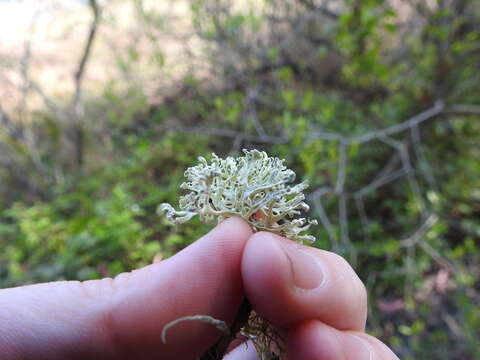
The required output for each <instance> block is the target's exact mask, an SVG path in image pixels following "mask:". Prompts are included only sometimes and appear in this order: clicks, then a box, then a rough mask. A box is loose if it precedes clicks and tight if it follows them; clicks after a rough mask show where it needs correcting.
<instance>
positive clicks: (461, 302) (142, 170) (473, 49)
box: [0, 0, 480, 359]
mask: <svg viewBox="0 0 480 360" xmlns="http://www.w3.org/2000/svg"><path fill="white" fill-rule="evenodd" d="M134 3H135V9H136V13H135V14H136V16H138V19H139V20H138V21H141V22H142V23H144V24H145V25H146V26H147V27H148V28H149V29H150V30H149V35H148V36H147V38H148V44H151V45H152V46H153V47H154V49H155V51H153V53H152V54H150V55H149V56H150V58H146V54H144V53H143V50H142V49H143V48H142V46H140V45H139V44H137V43H136V42H133V43H132V44H130V46H129V48H128V51H126V52H125V53H116V54H115V59H116V61H117V63H118V64H117V65H118V68H119V69H118V70H119V73H121V74H123V75H125V77H126V78H128V79H131V78H134V76H132V74H135V72H138V71H139V69H140V68H141V67H142V64H144V63H148V64H156V66H158V72H159V73H162V74H165V73H167V72H168V71H169V70H168V61H167V60H168V52H167V49H166V48H162V47H161V45H159V44H162V43H163V42H161V41H158V39H159V36H160V34H161V33H162V31H164V30H165V29H166V27H167V26H166V23H165V19H166V18H165V17H162V16H160V15H159V14H158V13H156V12H155V11H153V10H151V9H147V7H146V6H144V4H143V2H142V1H139V0H135V1H134ZM327 3H328V2H321V1H300V0H288V1H284V0H268V1H259V2H255V3H254V2H246V3H245V6H241V7H239V6H235V4H234V2H230V1H225V0H221V1H217V0H196V1H193V2H192V3H191V13H192V24H193V27H194V30H195V33H196V34H195V39H196V40H198V39H201V42H200V43H199V44H198V47H199V48H198V49H195V52H194V53H195V54H198V55H196V56H197V59H196V60H197V62H195V63H192V64H189V65H190V67H191V68H192V69H195V70H196V66H197V64H198V63H202V65H205V66H206V68H207V69H208V71H207V72H206V73H208V74H209V76H210V78H209V77H207V79H206V77H205V72H203V68H202V69H201V70H200V71H199V72H198V73H197V72H195V71H192V72H191V73H187V74H185V76H184V78H183V81H182V82H181V84H179V85H178V88H179V89H176V90H178V91H175V92H174V93H172V94H168V96H166V97H165V100H164V101H161V102H160V103H155V104H151V103H150V100H149V99H150V97H149V96H147V95H146V92H145V89H142V88H141V87H139V86H138V85H137V84H136V83H134V82H132V83H130V82H129V83H128V84H125V83H124V82H122V81H121V80H120V79H112V80H111V81H110V82H109V83H108V84H107V85H106V86H105V88H104V89H103V93H102V96H101V98H92V99H89V103H88V106H87V109H88V111H87V114H86V119H85V128H84V134H85V138H86V141H87V144H88V146H87V147H86V149H85V158H86V163H85V166H84V168H83V169H81V171H77V170H78V169H74V167H73V166H72V161H71V158H72V156H71V155H70V154H69V152H68V146H67V145H65V144H66V143H67V144H68V140H69V136H70V135H69V134H70V133H69V129H68V128H65V126H64V124H63V122H62V121H63V120H62V119H58V118H56V115H55V114H52V113H49V112H43V113H35V114H33V115H32V116H33V117H35V118H36V119H38V121H36V122H34V123H35V124H36V125H35V126H33V127H32V129H31V131H32V133H33V134H36V135H37V142H38V144H39V145H38V149H37V150H38V151H35V152H32V151H31V149H30V148H29V147H28V146H27V145H26V143H25V141H23V140H22V139H19V138H15V137H12V136H10V137H4V136H3V135H2V137H1V139H0V141H1V142H2V143H1V144H0V145H3V144H5V145H6V147H7V148H8V149H10V151H11V153H12V154H14V159H15V164H14V165H13V166H8V167H5V168H0V184H1V185H0V194H1V197H0V246H1V248H2V249H4V251H3V252H2V254H0V281H1V284H2V286H13V285H19V284H23V283H29V282H37V281H49V280H56V279H90V278H96V277H100V276H106V275H109V276H113V275H116V274H117V273H118V272H121V271H128V270H131V269H133V268H135V267H138V266H142V265H144V264H147V263H149V262H151V261H152V258H153V257H154V256H155V255H156V254H159V253H160V254H161V255H162V256H164V257H167V256H170V255H172V254H173V253H175V252H176V251H177V250H179V249H181V248H182V247H184V246H185V245H187V244H189V243H190V242H192V241H194V240H195V239H197V238H198V237H200V236H201V235H203V234H204V233H205V232H206V231H207V230H208V227H206V226H205V225H202V224H200V223H199V221H196V220H194V221H192V222H191V223H189V225H188V226H187V225H185V226H181V227H178V229H177V228H174V227H172V226H170V225H169V224H168V223H167V222H166V221H165V220H164V219H162V218H161V217H158V216H157V214H156V207H157V205H158V204H160V203H162V202H170V203H176V202H177V199H178V197H179V195H181V194H179V192H178V187H179V185H180V183H181V182H183V172H184V170H185V169H186V168H187V167H189V166H192V165H193V164H195V163H196V161H197V160H196V158H197V157H198V156H205V154H208V153H210V152H212V151H213V152H216V153H218V154H219V155H221V156H224V155H238V150H239V149H240V148H241V147H245V148H249V149H251V148H258V149H261V150H266V151H268V153H269V154H271V155H272V156H277V157H279V158H285V159H286V160H287V162H286V165H287V166H288V167H289V168H291V169H293V170H294V171H295V172H296V173H297V174H299V175H300V179H297V180H299V181H301V180H308V182H309V183H310V189H312V191H313V190H315V189H321V188H332V189H335V187H336V186H337V179H338V175H339V172H340V171H341V169H340V167H339V163H340V161H341V157H342V152H341V151H342V150H341V146H342V144H341V142H340V140H339V139H340V137H344V138H351V137H353V136H356V135H361V134H365V133H367V132H371V131H375V130H378V129H382V128H386V127H389V126H392V125H395V124H399V123H400V122H402V121H405V120H406V119H408V118H409V117H410V116H412V115H415V114H417V113H419V112H420V111H423V110H425V109H427V108H430V107H431V106H432V105H433V104H434V102H435V100H437V99H441V100H442V101H443V102H444V103H445V104H446V106H447V107H448V108H451V107H453V106H455V105H456V104H466V105H475V104H477V105H478V104H480V78H479V75H478V74H479V62H478V49H479V48H480V13H479V9H478V4H476V2H475V1H474V0H451V1H436V2H435V1H434V2H424V1H416V0H413V1H410V2H408V3H409V4H412V6H411V7H408V5H407V2H404V3H405V4H404V5H405V7H406V8H399V7H398V6H397V5H398V2H396V1H380V0H363V1H360V0H343V1H341V2H339V6H338V7H335V8H336V10H335V11H333V10H330V9H329V8H328V6H327V5H328V4H327ZM427 3H428V4H427ZM402 4H403V2H402ZM322 6H325V8H322ZM407 7H408V9H407ZM332 8H333V7H332ZM325 9H326V10H328V11H326V10H325ZM402 9H403V10H402ZM329 11H330V12H331V13H329ZM0 61H1V60H0ZM171 71H174V70H171ZM475 109H476V111H458V112H448V111H447V112H445V113H443V114H442V115H441V116H437V117H435V118H433V119H431V120H429V121H427V122H425V123H423V124H422V126H421V127H420V128H419V135H420V140H421V142H420V145H421V146H420V147H415V146H414V145H415V144H414V142H415V141H417V140H415V139H414V136H413V133H412V132H410V129H409V130H406V131H404V132H401V133H398V134H396V135H394V136H392V137H391V138H390V139H388V140H389V141H390V142H391V141H392V140H393V141H397V142H398V143H401V144H404V145H405V146H406V148H407V152H408V155H409V157H410V159H411V161H412V167H413V169H411V176H413V177H414V179H415V180H416V182H417V186H418V192H419V195H418V194H416V190H415V186H412V183H411V182H410V181H409V177H408V176H402V177H399V178H398V179H396V180H395V181H391V182H388V183H387V184H385V185H384V186H379V187H375V188H373V187H372V188H371V189H370V190H368V191H367V190H366V192H365V195H364V196H363V198H362V199H363V206H364V210H365V213H366V216H362V215H361V213H360V210H359V204H358V203H357V202H356V199H355V194H356V193H358V191H359V190H361V189H363V188H365V187H366V186H367V185H368V184H370V183H371V182H372V181H373V180H374V179H375V177H376V176H377V174H378V173H379V171H380V170H381V169H382V168H384V167H386V166H387V165H388V164H389V163H390V161H392V163H393V164H394V165H393V168H392V169H394V170H395V169H400V168H401V159H400V158H397V159H395V158H394V157H392V154H394V153H395V150H394V148H393V147H392V146H391V145H389V144H388V143H386V142H385V141H382V140H385V139H377V140H374V141H371V142H369V143H368V144H365V143H359V142H358V143H356V142H353V143H348V145H347V146H346V148H345V154H346V158H347V163H346V165H347V166H346V168H345V173H346V176H345V184H344V193H346V194H347V195H348V199H347V202H346V211H347V212H348V215H349V216H348V235H349V236H348V238H347V237H345V234H344V231H345V230H344V229H342V226H341V224H340V223H341V221H340V220H341V214H340V213H341V207H340V202H339V197H340V196H339V194H338V193H336V192H335V191H333V192H331V193H329V194H328V195H325V196H323V197H322V204H323V208H324V210H325V214H326V215H327V216H328V219H329V221H330V223H331V224H330V225H331V227H330V228H327V227H322V226H317V227H314V228H312V231H314V232H315V234H314V235H315V236H316V238H317V239H318V240H317V243H316V246H318V247H320V248H324V249H330V250H333V251H335V252H337V253H340V254H342V255H343V256H345V257H346V258H347V259H348V260H349V261H350V262H351V263H352V264H353V265H354V267H355V269H356V270H357V272H358V273H359V274H360V277H361V278H362V279H363V280H364V281H365V283H366V285H367V288H368V292H369V295H370V315H369V316H370V317H369V322H368V329H369V331H370V332H372V333H373V334H374V335H376V336H379V337H380V338H381V339H382V340H383V341H385V342H386V343H388V344H389V345H391V346H392V347H393V348H394V350H395V351H396V352H397V353H398V354H399V355H400V357H401V358H402V359H424V358H425V359H427V358H428V359H447V358H448V359H473V358H479V357H480V354H479V353H478V344H477V339H478V337H479V336H480V323H479V321H478V318H479V317H478V309H479V308H480V296H479V295H478V289H479V280H478V279H479V276H478V275H479V273H478V268H479V264H480V255H479V246H480V245H479V244H480V225H479V224H480V177H479V176H478V174H479V173H480V162H479V161H478V159H479V158H480V148H479V146H478V143H479V142H480V135H479V134H480V122H479V121H478V117H479V116H478V108H475ZM468 113H470V114H468ZM176 128H181V129H187V130H186V131H183V130H181V131H176V130H175V129H176ZM315 133H322V134H332V133H334V134H337V137H334V138H331V139H329V138H325V139H321V138H315V137H314V136H312V134H315ZM0 149H1V150H3V148H0ZM419 149H421V150H422V151H421V153H419V151H418V150H419ZM392 159H393V160H392ZM39 163H40V164H44V166H40V167H39V166H38V164H39ZM426 164H429V166H428V165H426ZM410 179H411V178H410ZM419 199H420V200H421V202H422V203H423V207H424V208H425V209H426V210H427V211H428V212H429V213H431V214H434V215H435V219H436V220H435V221H434V222H433V224H432V225H431V226H430V227H429V228H428V229H427V230H425V232H424V233H422V234H421V236H420V240H417V242H414V243H409V242H408V241H404V240H403V239H409V237H410V236H411V235H412V233H414V232H415V230H418V229H420V228H421V225H422V224H423V223H424V222H425V214H424V212H423V211H422V206H419ZM310 205H312V207H313V205H315V204H314V203H311V204H310ZM319 215H320V213H319V212H318V211H317V212H315V213H312V214H311V216H312V217H317V218H318V217H319ZM411 239H412V238H410V240H411ZM445 278H446V279H447V280H445ZM442 281H443V283H442ZM442 284H444V285H442ZM445 284H446V285H445ZM385 304H386V305H385ZM391 304H395V306H393V305H391ZM392 309H393V310H392Z"/></svg>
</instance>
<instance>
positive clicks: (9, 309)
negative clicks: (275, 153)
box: [0, 218, 397, 360]
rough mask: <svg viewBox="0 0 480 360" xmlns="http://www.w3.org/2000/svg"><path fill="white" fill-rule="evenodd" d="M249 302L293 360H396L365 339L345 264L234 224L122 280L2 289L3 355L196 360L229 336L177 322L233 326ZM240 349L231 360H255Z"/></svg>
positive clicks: (362, 297) (359, 300)
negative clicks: (283, 339)
mask: <svg viewBox="0 0 480 360" xmlns="http://www.w3.org/2000/svg"><path fill="white" fill-rule="evenodd" d="M245 294H246V295H247V296H248V298H249V300H250V302H251V304H252V306H253V308H254V309H255V310H256V311H257V312H258V313H260V314H261V315H262V316H264V317H265V318H266V319H268V320H269V321H271V322H272V323H273V324H274V325H275V326H277V327H278V329H279V331H281V332H282V333H285V334H286V336H287V346H288V353H289V359H290V360H309V359H316V360H322V359H356V360H362V359H375V360H390V359H397V358H396V356H395V355H394V354H393V353H392V352H391V351H390V350H389V349H388V348H387V347H386V346H385V345H384V344H382V343H381V342H380V341H378V340H376V339H375V338H373V337H371V336H368V335H366V334H365V333H364V332H363V330H364V325H365V319H366V293H365V288H364V286H363V284H362V283H361V281H360V280H359V278H358V277H357V275H356V274H355V273H354V271H353V270H352V268H351V267H350V266H349V265H348V264H347V262H346V261H345V260H343V259H342V258H341V257H339V256H337V255H335V254H333V253H329V252H327V251H321V250H316V249H313V248H309V247H305V246H300V245H296V244H294V243H292V242H290V241H289V240H286V239H282V238H280V237H278V236H275V235H272V234H269V233H262V232H261V233H257V234H255V235H253V236H252V232H251V230H250V227H249V226H248V224H247V223H245V222H244V221H243V220H241V219H238V218H231V219H228V220H225V221H224V222H223V223H222V224H220V225H219V226H217V227H216V228H215V229H214V230H212V231H211V232H210V233H208V234H207V235H205V236H204V237H202V238H201V239H200V240H198V241H197V242H195V243H194V244H192V245H190V246H189V247H187V248H185V249H184V250H183V251H181V252H179V253H178V254H177V255H175V256H174V257H172V258H170V259H167V260H164V261H162V262H160V263H157V264H152V265H149V266H147V267H145V268H142V269H140V270H136V271H133V272H131V273H124V274H120V275H118V276H117V277H115V279H102V280H92V281H86V282H78V281H62V282H53V283H45V284H38V285H30V286H23V287H18V288H11V289H3V290H0V324H1V326H0V354H1V356H0V357H1V358H2V359H5V360H10V359H37V360H41V359H49V360H52V359H136V360H141V359H177V360H182V359H195V358H196V357H197V356H199V355H201V354H202V353H203V352H205V351H206V350H207V349H208V348H209V347H210V346H211V345H212V344H213V343H215V341H216V340H217V339H218V338H219V336H220V334H219V332H218V331H217V330H215V329H214V328H212V327H211V326H210V325H208V324H204V323H200V322H183V323H180V324H178V325H176V326H175V327H173V328H171V329H170V330H169V332H168V336H167V344H162V343H161V341H160V334H161V332H162V329H163V327H164V326H165V325H166V324H167V323H169V322H170V321H172V320H175V319H177V318H180V317H183V316H186V315H197V314H200V315H210V316H213V317H214V318H217V319H225V320H227V321H231V320H232V319H233V318H234V317H235V314H236V312H237V309H238V307H239V305H240V303H241V302H242V298H243V296H244V295H245ZM252 349H253V348H252V347H251V346H250V347H248V348H247V347H245V346H244V345H240V346H239V347H237V348H236V349H234V350H233V351H232V352H231V353H230V354H228V355H227V356H226V359H229V360H235V359H255V357H254V354H252Z"/></svg>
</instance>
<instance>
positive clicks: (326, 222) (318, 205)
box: [312, 196, 338, 249]
mask: <svg viewBox="0 0 480 360" xmlns="http://www.w3.org/2000/svg"><path fill="white" fill-rule="evenodd" d="M312 201H313V205H314V206H315V211H316V212H317V215H318V217H319V218H320V222H321V223H322V225H323V227H324V228H325V231H326V232H327V234H328V237H329V239H330V244H331V246H332V248H333V249H336V248H337V247H338V241H337V235H336V234H335V229H334V227H333V225H332V223H331V222H330V219H329V218H328V216H327V213H326V212H325V209H324V207H323V205H322V200H321V198H320V196H318V197H315V198H313V200H312Z"/></svg>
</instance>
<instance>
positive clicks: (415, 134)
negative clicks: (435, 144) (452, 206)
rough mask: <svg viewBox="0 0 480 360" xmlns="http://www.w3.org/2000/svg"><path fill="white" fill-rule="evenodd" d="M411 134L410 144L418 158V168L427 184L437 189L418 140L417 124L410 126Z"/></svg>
mask: <svg viewBox="0 0 480 360" xmlns="http://www.w3.org/2000/svg"><path fill="white" fill-rule="evenodd" d="M410 130H411V135H412V146H413V150H414V151H415V155H416V157H417V159H418V162H419V164H420V168H421V170H422V172H423V174H424V176H425V179H426V180H427V182H428V184H429V185H430V186H431V187H432V188H433V189H434V190H435V191H438V185H437V181H436V180H435V176H434V175H433V170H432V167H431V166H430V163H429V162H428V160H427V158H426V157H425V154H424V151H423V147H422V142H421V140H420V130H419V128H418V125H415V126H412V127H411V129H410Z"/></svg>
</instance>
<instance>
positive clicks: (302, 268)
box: [279, 239, 325, 290]
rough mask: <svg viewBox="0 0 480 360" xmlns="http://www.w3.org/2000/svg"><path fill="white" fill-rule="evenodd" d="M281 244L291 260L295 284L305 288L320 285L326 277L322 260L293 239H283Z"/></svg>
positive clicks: (309, 288) (313, 287) (308, 288)
mask: <svg viewBox="0 0 480 360" xmlns="http://www.w3.org/2000/svg"><path fill="white" fill-rule="evenodd" d="M279 244H280V247H281V248H282V250H283V251H284V252H285V254H286V255H287V258H288V260H289V262H290V266H291V270H292V277H293V283H294V284H295V286H296V287H297V288H300V289H304V290H311V289H315V288H317V287H319V286H320V285H321V284H322V282H323V281H324V279H325V276H324V273H323V269H322V266H321V264H320V261H319V260H318V259H316V258H315V257H313V256H312V255H310V254H309V253H308V252H306V251H304V250H303V249H302V245H300V244H297V243H294V242H293V241H290V240H283V239H281V240H279Z"/></svg>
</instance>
